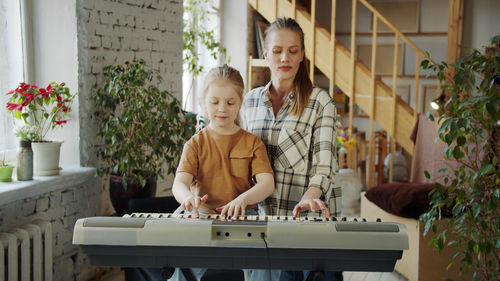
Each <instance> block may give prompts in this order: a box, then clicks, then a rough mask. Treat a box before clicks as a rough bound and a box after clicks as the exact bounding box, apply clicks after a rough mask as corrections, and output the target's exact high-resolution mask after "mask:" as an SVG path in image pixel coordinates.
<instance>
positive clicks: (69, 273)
mask: <svg viewBox="0 0 500 281" xmlns="http://www.w3.org/2000/svg"><path fill="white" fill-rule="evenodd" d="M98 182H99V179H98V178H96V177H94V172H87V173H85V174H82V175H81V178H80V180H79V182H78V183H72V184H71V183H70V184H68V183H65V184H64V185H63V186H60V187H59V188H58V189H55V190H54V191H50V192H47V193H45V194H41V195H37V196H34V197H30V198H25V199H20V200H16V201H13V202H10V203H7V204H5V205H1V206H0V232H5V231H9V230H10V229H13V228H16V227H22V226H23V225H25V224H27V223H31V222H32V221H33V220H35V219H42V220H45V221H49V222H51V224H52V231H53V232H52V243H53V258H54V259H53V261H54V263H53V264H54V267H53V270H54V271H53V273H54V274H53V275H54V276H53V277H54V279H53V280H54V281H59V280H61V281H63V280H91V278H92V277H93V273H94V268H93V267H91V266H90V265H89V262H88V260H87V258H86V256H85V255H83V254H82V253H80V250H79V248H78V247H77V246H74V245H73V244H72V237H73V227H74V225H75V222H76V220H77V219H78V218H82V217H89V216H97V215H99V213H100V212H99V204H100V201H101V197H102V192H103V189H102V186H100V185H99V184H98ZM74 261H78V262H77V263H75V262H74Z"/></svg>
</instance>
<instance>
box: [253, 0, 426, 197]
mask: <svg viewBox="0 0 500 281" xmlns="http://www.w3.org/2000/svg"><path fill="white" fill-rule="evenodd" d="M352 1H353V7H352V11H353V22H352V24H351V25H352V31H351V48H350V49H351V50H355V49H356V48H353V47H352V46H355V37H356V6H357V5H360V4H362V5H364V6H365V7H366V8H368V9H369V10H370V11H371V12H372V13H373V23H372V24H373V30H374V32H373V36H372V46H376V40H377V33H376V32H375V31H376V30H377V24H378V22H379V21H382V22H383V23H385V24H386V25H387V26H388V27H389V28H391V29H393V31H394V34H395V40H394V42H395V43H394V49H395V55H394V71H393V83H392V85H394V87H393V88H391V87H389V86H388V85H386V84H385V83H383V82H382V81H381V80H380V79H379V78H377V77H376V75H375V73H374V72H372V71H371V70H370V69H374V68H375V63H376V48H372V49H373V50H372V56H371V57H372V61H371V65H372V67H371V68H369V67H367V66H366V65H365V64H363V63H362V62H361V61H360V60H358V59H357V58H356V55H355V54H354V53H352V52H351V50H349V49H348V48H347V47H346V46H344V45H342V44H341V43H340V42H339V41H338V40H337V39H335V36H334V34H335V14H336V11H335V9H336V8H335V6H336V0H334V1H333V2H332V26H331V30H332V33H330V32H328V31H327V30H326V29H325V28H324V27H321V26H319V25H318V24H317V23H316V22H315V15H314V13H315V12H314V11H315V6H316V4H315V3H316V1H315V0H312V5H311V6H312V7H311V11H312V13H313V15H311V14H309V12H308V11H306V9H304V8H303V7H300V6H299V5H298V4H296V1H295V0H291V1H289V0H249V1H248V2H249V4H250V5H251V6H252V7H253V8H254V9H255V10H256V11H257V12H259V13H260V14H261V15H262V16H263V17H264V18H265V19H266V20H267V21H269V22H273V21H274V20H276V18H278V17H291V18H295V20H296V21H297V22H298V23H299V25H300V26H301V27H302V29H303V31H304V35H305V38H304V40H305V42H304V43H305V46H306V48H305V53H306V57H307V58H308V59H309V60H310V62H311V64H313V65H314V66H316V67H317V68H318V69H319V70H320V71H321V72H322V73H323V74H324V75H325V76H326V77H327V78H328V79H330V94H331V95H332V96H333V85H336V86H337V87H338V88H340V89H341V90H342V91H343V92H344V93H345V94H346V95H348V96H349V98H350V109H351V110H350V112H351V114H350V117H349V127H350V128H352V118H353V115H352V112H353V103H356V104H357V105H358V106H359V107H360V108H361V109H363V111H364V112H365V113H366V114H368V116H369V117H370V143H369V146H368V147H369V155H375V152H374V147H375V144H374V143H373V141H374V139H375V137H374V132H373V122H374V121H376V122H377V124H379V125H380V126H381V127H382V128H383V129H384V130H385V131H387V133H388V134H389V135H390V136H391V145H390V147H391V149H390V151H391V152H393V151H394V147H395V142H397V143H398V144H399V145H400V146H401V147H402V148H403V149H404V150H406V151H407V152H408V153H409V154H410V155H413V150H414V145H413V142H412V141H411V140H410V133H411V130H412V128H413V125H414V124H415V122H416V120H417V110H413V109H412V107H410V106H409V105H408V104H407V103H406V102H404V101H403V100H402V99H401V98H399V97H398V96H397V94H396V90H395V89H396V85H397V84H396V82H397V81H396V79H397V74H396V72H397V63H398V61H397V60H398V57H397V56H396V54H397V52H398V46H399V45H400V43H401V42H404V43H406V44H407V45H408V46H409V47H410V48H412V49H413V50H415V52H416V65H417V67H416V73H415V80H416V81H415V85H417V87H416V92H415V98H414V106H413V108H418V106H416V105H418V82H419V81H418V79H419V65H420V63H419V62H420V59H421V58H425V54H424V52H422V51H421V50H420V49H418V47H417V46H416V45H415V44H414V43H413V42H411V41H410V40H408V38H406V36H405V35H404V34H403V33H401V32H400V31H399V30H397V29H396V28H395V27H394V26H393V25H392V24H391V23H390V22H389V21H388V20H387V19H386V18H384V17H383V16H382V15H381V14H380V13H379V12H377V11H376V10H375V9H374V8H373V7H372V6H371V5H370V4H369V3H368V2H366V0H352ZM431 63H432V62H431ZM313 69H314V68H311V70H313ZM353 92H355V95H354V97H353V94H352V93H353ZM369 158H370V159H371V161H370V162H369V171H368V173H369V175H370V176H369V180H368V181H369V184H368V186H369V187H371V186H373V185H374V171H371V170H372V168H371V167H374V163H373V164H372V163H371V162H372V161H374V158H375V157H374V156H372V157H369ZM370 171H371V172H370ZM390 179H392V159H391V169H390Z"/></svg>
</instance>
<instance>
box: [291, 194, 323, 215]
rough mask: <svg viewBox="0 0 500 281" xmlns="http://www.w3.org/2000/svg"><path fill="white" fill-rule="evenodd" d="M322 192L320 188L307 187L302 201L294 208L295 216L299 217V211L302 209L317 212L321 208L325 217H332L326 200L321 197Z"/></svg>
mask: <svg viewBox="0 0 500 281" xmlns="http://www.w3.org/2000/svg"><path fill="white" fill-rule="evenodd" d="M321 193H322V192H321V190H320V189H319V188H316V187H309V189H307V191H306V192H305V193H304V195H303V196H302V199H301V200H300V202H299V203H298V204H297V205H295V208H293V216H294V217H297V216H298V215H299V212H302V211H307V210H310V211H313V212H316V211H319V210H321V213H323V215H325V217H330V212H329V211H328V208H327V207H326V206H325V202H323V200H321V199H319V197H320V196H321Z"/></svg>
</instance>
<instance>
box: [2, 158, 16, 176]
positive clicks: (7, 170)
mask: <svg viewBox="0 0 500 281" xmlns="http://www.w3.org/2000/svg"><path fill="white" fill-rule="evenodd" d="M13 169H14V166H12V165H9V164H7V163H5V155H4V156H3V158H2V161H0V182H11V181H12V170H13Z"/></svg>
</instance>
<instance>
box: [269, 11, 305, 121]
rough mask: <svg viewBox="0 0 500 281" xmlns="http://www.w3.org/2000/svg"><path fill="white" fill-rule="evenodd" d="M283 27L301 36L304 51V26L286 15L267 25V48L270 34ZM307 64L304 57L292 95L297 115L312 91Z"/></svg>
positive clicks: (293, 106)
mask: <svg viewBox="0 0 500 281" xmlns="http://www.w3.org/2000/svg"><path fill="white" fill-rule="evenodd" d="M283 29H287V30H291V31H294V32H296V33H297V34H298V35H299V37H300V47H301V49H302V51H305V46H304V32H303V31H302V28H300V25H299V24H298V23H297V22H296V21H295V20H294V19H291V18H286V17H284V18H278V19H277V20H275V21H274V22H273V23H271V25H269V26H268V27H267V29H266V31H265V32H264V46H266V48H267V43H268V42H267V38H268V37H269V34H271V33H272V32H273V31H277V30H283ZM307 65H308V64H307V60H306V58H305V57H304V59H303V60H302V61H301V62H300V65H299V70H298V71H297V74H296V75H295V80H294V82H293V83H294V89H293V92H294V95H293V97H291V101H292V107H291V108H290V113H291V114H292V115H295V116H299V115H300V114H301V113H302V110H303V109H304V107H305V106H306V105H307V103H308V102H309V97H310V96H311V92H312V82H311V79H309V67H308V66H307Z"/></svg>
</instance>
